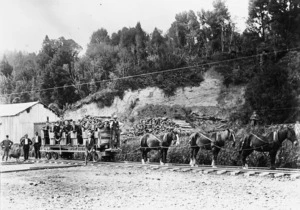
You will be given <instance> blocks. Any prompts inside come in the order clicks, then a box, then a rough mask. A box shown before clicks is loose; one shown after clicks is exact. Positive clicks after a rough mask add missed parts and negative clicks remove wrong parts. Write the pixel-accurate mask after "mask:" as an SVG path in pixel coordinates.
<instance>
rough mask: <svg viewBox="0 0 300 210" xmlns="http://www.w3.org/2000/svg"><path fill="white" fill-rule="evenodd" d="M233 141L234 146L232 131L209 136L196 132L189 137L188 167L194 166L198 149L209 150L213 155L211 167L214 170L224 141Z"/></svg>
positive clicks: (214, 133) (228, 130)
mask: <svg viewBox="0 0 300 210" xmlns="http://www.w3.org/2000/svg"><path fill="white" fill-rule="evenodd" d="M231 140H232V141H233V147H234V146H235V134H234V131H233V130H232V129H227V130H224V131H218V132H213V133H211V134H210V135H209V136H207V135H204V134H202V133H199V132H196V133H193V134H191V135H190V138H189V144H190V165H191V166H192V167H194V166H196V156H197V153H198V152H199V150H200V149H205V150H211V151H212V154H213V158H212V163H211V165H212V167H213V168H216V162H217V158H218V154H219V152H220V150H221V148H222V147H223V146H224V145H225V142H226V141H231Z"/></svg>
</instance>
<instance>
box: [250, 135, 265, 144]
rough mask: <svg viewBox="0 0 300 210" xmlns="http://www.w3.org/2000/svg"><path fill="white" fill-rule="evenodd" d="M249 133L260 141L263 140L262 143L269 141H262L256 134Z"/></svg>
mask: <svg viewBox="0 0 300 210" xmlns="http://www.w3.org/2000/svg"><path fill="white" fill-rule="evenodd" d="M250 134H252V135H253V136H255V137H256V138H257V139H258V140H260V141H262V142H264V143H267V144H268V143H269V142H266V141H264V140H262V139H261V138H259V137H258V136H257V135H255V134H254V133H250Z"/></svg>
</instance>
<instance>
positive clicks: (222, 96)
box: [64, 68, 245, 119]
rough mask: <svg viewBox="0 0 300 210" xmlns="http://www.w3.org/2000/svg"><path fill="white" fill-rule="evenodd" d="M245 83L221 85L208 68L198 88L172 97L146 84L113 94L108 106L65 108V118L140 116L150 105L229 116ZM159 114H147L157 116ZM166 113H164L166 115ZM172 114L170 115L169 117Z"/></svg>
mask: <svg viewBox="0 0 300 210" xmlns="http://www.w3.org/2000/svg"><path fill="white" fill-rule="evenodd" d="M244 90H245V87H244V86H229V87H228V88H227V87H225V86H224V85H223V77H222V76H221V75H220V74H219V73H217V72H215V71H214V69H213V68H211V69H210V70H209V71H207V72H206V73H205V74H204V81H203V82H201V83H200V85H199V86H197V87H185V88H180V89H177V91H176V93H175V94H174V96H170V97H167V96H165V94H164V93H163V91H162V90H161V89H159V88H157V87H148V88H145V89H140V90H137V91H131V90H127V91H125V94H124V97H123V99H120V98H119V97H115V98H114V101H113V104H112V105H111V106H109V107H107V106H104V107H103V108H100V107H99V106H98V105H97V103H90V104H85V105H83V106H82V107H80V108H78V109H74V110H67V111H66V112H65V115H64V117H65V118H71V119H78V118H82V117H84V116H85V115H92V116H99V115H104V116H111V115H113V114H118V115H119V116H123V117H125V116H127V117H128V116H131V117H137V118H138V117H139V115H141V110H143V109H145V108H146V107H147V106H149V105H154V107H155V106H165V107H169V108H170V109H171V108H172V107H173V108H175V109H180V108H188V109H189V110H191V111H192V112H193V113H197V114H198V115H200V116H202V115H210V116H214V117H220V118H228V116H229V115H228V114H229V112H228V111H229V110H231V109H235V108H237V107H239V106H241V105H242V104H243V102H244V98H243V95H244ZM157 114H158V113H155V112H154V113H153V115H151V113H148V115H149V116H144V117H156V116H155V115H157ZM168 114H169V113H167V112H166V113H165V115H166V116H168ZM171 117H172V116H171Z"/></svg>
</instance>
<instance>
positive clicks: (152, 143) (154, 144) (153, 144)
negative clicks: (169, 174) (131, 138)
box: [140, 131, 180, 165]
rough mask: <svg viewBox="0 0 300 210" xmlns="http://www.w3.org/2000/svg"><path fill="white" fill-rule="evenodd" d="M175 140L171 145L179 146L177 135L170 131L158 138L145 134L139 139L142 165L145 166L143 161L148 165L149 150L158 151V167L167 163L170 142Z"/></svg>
mask: <svg viewBox="0 0 300 210" xmlns="http://www.w3.org/2000/svg"><path fill="white" fill-rule="evenodd" d="M174 140H176V142H174V143H173V144H176V145H179V143H180V142H179V135H178V133H177V132H175V131H170V132H168V133H165V134H164V135H161V136H160V137H159V138H158V137H156V136H155V135H153V134H150V133H146V134H145V135H143V136H142V137H141V140H140V143H141V148H140V150H141V152H142V164H145V161H146V162H147V163H149V159H148V152H150V151H151V150H159V151H160V165H165V164H166V162H167V153H168V149H169V147H170V146H171V144H172V142H173V141H174Z"/></svg>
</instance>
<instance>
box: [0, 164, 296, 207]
mask: <svg viewBox="0 0 300 210" xmlns="http://www.w3.org/2000/svg"><path fill="white" fill-rule="evenodd" d="M1 209H4V210H6V209H16V210H21V209H30V210H32V209H49V210H50V209H51V210H53V209H172V210H173V209H189V210H190V209H201V210H202V209H239V210H240V209H280V210H284V209H300V180H299V179H298V180H294V181H291V180H289V179H287V178H275V179H273V178H266V177H244V176H229V175H213V174H208V175H202V174H200V173H193V172H171V171H162V170H151V169H145V168H116V167H111V166H106V165H98V166H80V167H75V168H66V169H47V170H40V171H28V172H18V173H5V174H1Z"/></svg>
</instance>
